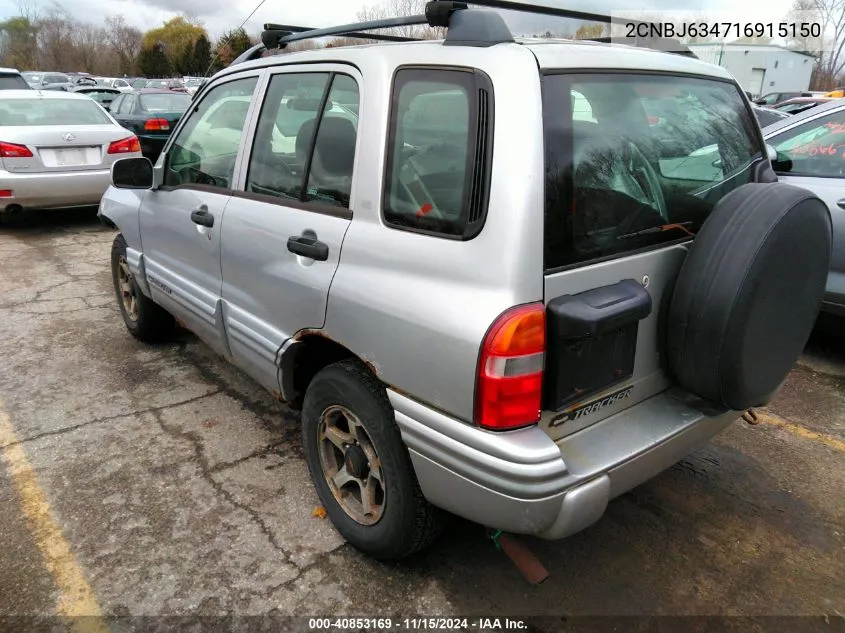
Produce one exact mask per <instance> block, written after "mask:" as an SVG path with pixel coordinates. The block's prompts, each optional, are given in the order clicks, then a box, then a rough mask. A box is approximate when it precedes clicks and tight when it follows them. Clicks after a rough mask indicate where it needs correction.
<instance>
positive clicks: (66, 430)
mask: <svg viewBox="0 0 845 633" xmlns="http://www.w3.org/2000/svg"><path fill="white" fill-rule="evenodd" d="M219 393H220V391H219V390H215V391H210V392H209V393H206V394H203V395H201V396H194V397H193V398H188V399H187V400H181V401H179V402H174V403H172V404H166V405H162V406H159V407H150V408H148V409H140V410H138V411H129V412H127V413H120V414H117V415H110V416H106V417H104V418H96V419H94V420H88V421H86V422H80V423H79V424H74V425H72V426H65V427H62V428H60V429H53V430H52V431H44V432H43V433H39V434H37V435H31V436H29V437H25V438H23V439H18V440H17V441H15V442H9V443H8V444H0V450H2V449H5V448H8V447H10V446H17V445H19V444H25V443H27V442H34V441H35V440H40V439H42V438H45V437H51V436H53V435H64V434H65V433H71V432H73V431H76V430H77V429H82V428H85V427H86V426H91V425H92V424H103V423H105V422H113V421H115V420H119V419H121V418H129V417H132V416H136V415H143V414H145V413H153V414H155V413H158V412H160V411H165V410H167V409H172V408H174V407H180V406H182V405H185V404H190V403H192V402H196V401H198V400H202V399H203V398H208V397H210V396H216V395H217V394H219Z"/></svg>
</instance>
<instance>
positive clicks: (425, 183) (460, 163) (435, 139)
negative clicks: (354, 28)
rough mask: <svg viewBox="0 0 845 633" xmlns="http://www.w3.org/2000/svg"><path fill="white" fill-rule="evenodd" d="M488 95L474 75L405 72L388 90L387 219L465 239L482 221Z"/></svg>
mask: <svg viewBox="0 0 845 633" xmlns="http://www.w3.org/2000/svg"><path fill="white" fill-rule="evenodd" d="M492 119H493V91H492V86H491V84H490V80H489V79H488V78H487V76H486V75H484V74H483V73H480V72H477V71H475V72H474V71H469V70H468V71H461V70H440V69H429V68H426V69H422V68H407V69H402V70H399V71H398V72H397V73H396V77H395V80H394V85H393V99H392V108H391V117H390V135H389V145H388V155H387V177H386V190H385V196H384V219H385V222H386V223H387V224H388V225H392V226H394V227H396V228H403V229H408V230H418V231H426V232H430V233H434V234H437V235H442V236H448V237H457V238H463V239H469V238H471V237H473V236H474V235H476V234H477V233H478V231H479V230H480V229H481V226H482V224H483V222H484V216H485V214H486V209H487V197H488V187H489V168H490V157H491V151H492V132H491V131H492Z"/></svg>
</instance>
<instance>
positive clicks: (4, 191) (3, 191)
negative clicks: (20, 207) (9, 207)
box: [0, 189, 12, 198]
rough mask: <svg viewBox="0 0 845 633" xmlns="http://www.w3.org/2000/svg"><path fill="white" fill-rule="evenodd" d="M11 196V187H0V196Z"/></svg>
mask: <svg viewBox="0 0 845 633" xmlns="http://www.w3.org/2000/svg"><path fill="white" fill-rule="evenodd" d="M11 197H12V190H11V189H0V198H11Z"/></svg>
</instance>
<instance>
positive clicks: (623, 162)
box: [543, 74, 762, 269]
mask: <svg viewBox="0 0 845 633" xmlns="http://www.w3.org/2000/svg"><path fill="white" fill-rule="evenodd" d="M543 110H544V114H543V116H544V128H545V137H546V138H545V145H546V205H545V206H546V209H545V213H546V230H545V240H544V244H545V263H546V268H547V269H554V268H559V267H562V266H567V265H570V264H575V263H579V262H584V261H589V260H594V259H598V258H603V257H607V256H611V255H614V254H622V253H625V252H630V251H633V250H639V249H641V248H644V247H649V246H653V245H656V244H660V243H664V242H670V241H674V240H678V239H683V238H687V237H689V236H691V235H693V234H694V233H695V232H696V231H697V230H698V229H699V228H700V226H701V224H702V223H703V222H704V220H705V219H706V217H707V216H708V214H709V213H710V211H711V210H712V208H713V206H714V204H715V203H716V202H717V201H718V200H719V199H720V198H721V197H722V196H723V195H725V194H726V193H727V192H728V191H731V190H732V189H735V188H736V187H738V186H740V185H742V184H745V183H747V182H749V181H750V180H751V164H752V162H753V161H754V160H756V159H759V158H761V156H762V152H761V148H760V146H759V142H758V140H757V138H756V127H755V123H754V122H753V120H752V119H751V117H750V115H749V113H748V110H747V108H746V106H745V102H744V100H743V99H742V96H741V95H740V93H739V91H738V90H737V88H736V87H735V86H734V85H733V84H730V83H727V82H720V81H712V80H705V79H695V78H685V77H665V76H658V75H630V74H626V75H614V74H602V75H580V74H579V75H562V74H561V75H547V76H546V77H544V79H543Z"/></svg>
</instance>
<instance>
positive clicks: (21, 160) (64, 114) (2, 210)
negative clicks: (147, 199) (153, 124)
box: [0, 89, 141, 217]
mask: <svg viewBox="0 0 845 633" xmlns="http://www.w3.org/2000/svg"><path fill="white" fill-rule="evenodd" d="M0 139H2V140H0V161H2V169H0V186H2V189H0V217H2V216H3V215H5V214H7V213H13V212H15V211H19V210H21V209H52V208H59V207H76V206H89V205H96V204H97V203H98V202H99V201H100V198H101V197H102V195H103V192H104V191H105V190H106V188H107V187H108V185H109V169H110V168H111V165H112V163H114V162H115V160H116V159H118V158H121V157H124V156H130V157H140V156H141V147H140V144H139V143H138V139H137V137H135V136H134V135H133V134H131V133H130V132H128V131H127V130H125V129H123V128H121V127H120V126H119V125H118V124H117V123H116V122H115V121H114V120H113V119H112V118H111V117H110V116H109V114H108V113H107V112H106V111H105V110H103V108H101V107H100V106H99V105H97V104H96V103H94V101H92V100H91V99H90V98H88V97H86V96H85V95H82V94H76V93H73V92H58V91H46V92H36V91H33V90H31V89H27V90H4V91H0Z"/></svg>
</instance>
